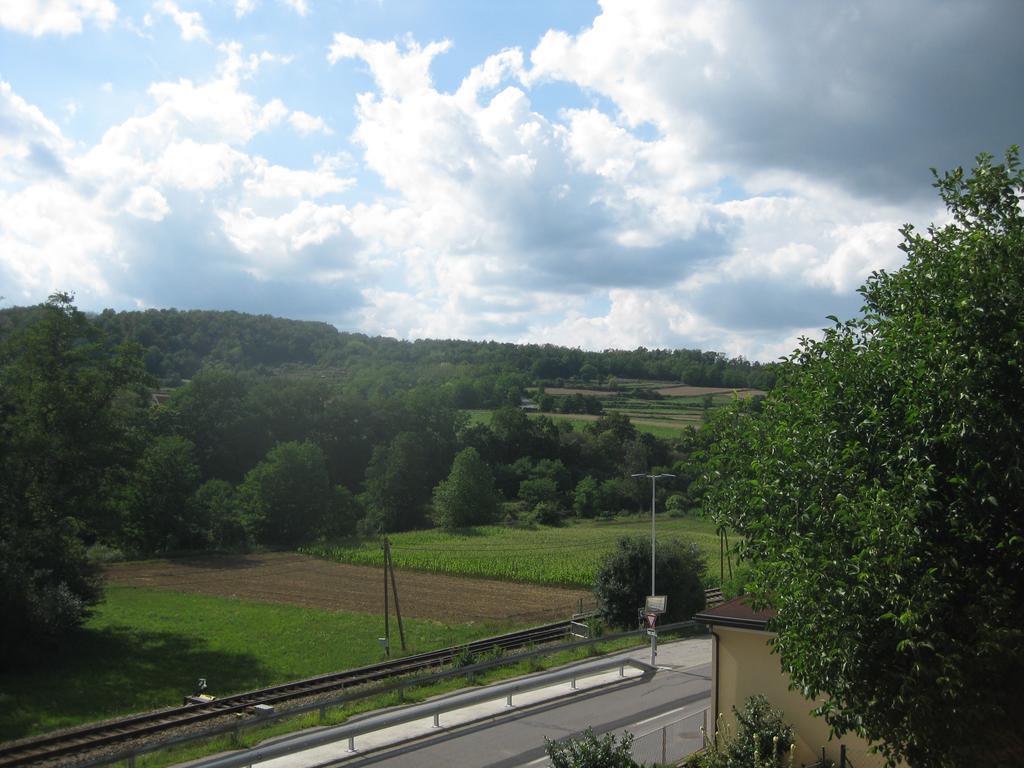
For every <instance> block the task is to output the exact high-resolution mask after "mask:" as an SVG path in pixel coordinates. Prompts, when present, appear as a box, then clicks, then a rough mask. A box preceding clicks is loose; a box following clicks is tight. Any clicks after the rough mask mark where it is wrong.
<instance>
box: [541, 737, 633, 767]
mask: <svg viewBox="0 0 1024 768" xmlns="http://www.w3.org/2000/svg"><path fill="white" fill-rule="evenodd" d="M544 748H545V749H546V750H547V753H548V757H549V758H550V759H551V766H552V768H640V764H639V763H637V762H636V761H635V760H634V759H633V756H632V752H631V751H632V749H633V735H632V734H629V733H627V734H626V735H625V736H623V737H622V738H621V739H620V738H619V737H617V736H616V735H615V734H614V733H606V734H605V735H604V736H602V737H601V738H598V737H597V736H596V735H595V734H594V731H593V729H591V728H587V730H586V731H584V732H583V735H582V736H580V737H579V738H576V739H568V740H566V741H552V740H551V739H549V738H547V737H546V736H545V737H544Z"/></svg>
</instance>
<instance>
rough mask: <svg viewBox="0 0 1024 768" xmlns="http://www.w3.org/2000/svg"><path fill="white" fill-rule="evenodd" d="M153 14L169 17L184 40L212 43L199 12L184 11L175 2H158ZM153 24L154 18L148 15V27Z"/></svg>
mask: <svg viewBox="0 0 1024 768" xmlns="http://www.w3.org/2000/svg"><path fill="white" fill-rule="evenodd" d="M153 12H154V13H158V14H161V15H163V16H167V17H168V18H170V19H171V21H173V22H174V23H175V24H177V25H178V29H179V31H180V32H181V39H182V40H185V41H189V42H190V41H192V40H205V41H206V42H209V41H210V35H209V33H208V32H207V31H206V27H204V26H203V17H202V14H200V13H199V11H183V10H181V8H179V7H178V4H177V3H175V2H173V0H158V2H156V3H153ZM153 23H154V21H153V18H152V16H150V15H149V14H146V17H145V24H146V26H152V25H153Z"/></svg>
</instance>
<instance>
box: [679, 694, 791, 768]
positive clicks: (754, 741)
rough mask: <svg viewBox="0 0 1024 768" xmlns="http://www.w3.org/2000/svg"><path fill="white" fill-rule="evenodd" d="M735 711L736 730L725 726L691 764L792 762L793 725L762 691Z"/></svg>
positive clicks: (728, 767)
mask: <svg viewBox="0 0 1024 768" xmlns="http://www.w3.org/2000/svg"><path fill="white" fill-rule="evenodd" d="M732 711H733V713H735V715H736V722H737V728H736V732H735V733H734V734H733V733H731V732H730V729H729V728H728V726H725V727H723V728H721V729H720V730H719V732H718V733H716V734H715V738H714V739H712V740H710V742H709V744H708V747H707V749H706V750H704V751H703V752H701V753H700V754H698V755H697V756H696V757H695V758H694V759H693V760H691V761H690V762H689V763H688V765H689V766H691V768H784V766H788V765H790V764H791V762H792V760H791V758H792V748H793V729H792V727H790V726H789V725H787V724H786V723H785V722H783V720H782V713H781V712H780V711H779V710H777V709H772V707H771V705H770V704H769V703H768V699H766V698H765V697H764V696H762V695H757V696H751V697H750V698H749V699H747V701H746V703H745V704H744V705H743V710H742V711H740V710H738V709H736V707H733V708H732Z"/></svg>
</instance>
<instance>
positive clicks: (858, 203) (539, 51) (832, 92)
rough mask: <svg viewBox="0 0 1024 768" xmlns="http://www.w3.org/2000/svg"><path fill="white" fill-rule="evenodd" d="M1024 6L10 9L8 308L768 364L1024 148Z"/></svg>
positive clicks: (0, 124) (91, 5)
mask: <svg viewBox="0 0 1024 768" xmlns="http://www.w3.org/2000/svg"><path fill="white" fill-rule="evenodd" d="M1022 28H1024V3H1021V2H1019V1H1018V0H992V1H991V2H989V1H986V0H963V1H962V2H939V1H937V0H927V1H925V0H900V1H899V2H891V1H890V0H881V1H879V2H842V3H823V2H819V1H818V0H806V1H800V2H798V1H794V2H760V0H759V1H757V2H754V0H750V1H749V2H730V1H729V0H707V1H706V2H705V1H703V0H693V1H690V0H674V1H669V2H656V1H655V0H650V1H646V0H645V2H636V1H635V0H622V1H620V0H606V1H605V2H602V3H600V4H596V3H593V2H581V1H579V0H560V1H559V2H547V1H545V0H536V1H527V0H503V1H502V2H498V1H497V0H495V2H490V1H489V0H488V1H487V2H481V1H480V0H464V1H457V0H141V1H140V2H135V1H134V0H0V295H2V296H3V297H4V298H3V300H2V301H0V306H11V305H13V304H29V303H36V302H38V301H41V300H43V299H45V297H46V296H47V295H48V294H49V293H51V292H52V291H54V290H69V291H73V292H74V293H75V294H76V295H77V300H78V304H79V306H80V307H82V308H85V309H92V310H98V309H101V308H104V307H114V308H117V309H132V308H148V307H178V308H211V309H238V310H242V311H248V312H257V313H269V314H274V315H281V316H285V317H293V318H303V319H318V320H326V321H329V322H331V323H334V324H335V325H337V326H338V327H339V328H342V329H345V330H360V331H364V332H367V333H371V334H386V335H392V336H400V337H404V338H419V337H445V338H449V337H458V338H474V339H499V340H508V341H535V342H552V343H557V344H565V345H569V346H579V347H583V348H588V349H603V348H608V347H625V348H632V347H636V346H639V345H643V346H647V347H676V346H685V347H699V348H703V349H713V350H718V351H722V352H726V353H728V354H730V355H741V354H742V355H745V356H747V357H750V358H754V359H772V358H774V357H777V356H778V355H780V354H783V353H785V352H787V351H789V350H790V349H792V347H793V346H794V343H795V340H796V339H797V338H798V337H799V336H800V335H802V334H806V333H813V332H814V331H815V329H818V328H820V327H821V326H822V325H824V324H825V322H826V321H825V316H826V315H828V314H836V315H839V316H841V317H842V316H850V315H853V314H854V313H855V312H856V310H857V308H858V306H859V303H858V301H857V295H856V293H855V289H856V287H857V286H858V285H860V283H861V282H862V281H863V279H864V278H865V277H866V276H867V275H868V274H869V273H870V272H871V271H872V270H874V269H881V268H884V269H893V268H896V267H898V266H899V265H900V263H901V253H900V251H899V250H898V249H897V248H896V245H897V243H898V242H899V239H900V238H899V234H898V232H897V228H898V227H899V226H900V225H901V224H903V223H904V222H913V223H915V224H916V225H918V226H919V227H924V226H926V225H927V224H928V223H929V222H931V221H941V220H942V217H943V211H942V209H941V206H940V205H939V202H938V199H937V197H936V196H935V191H934V190H933V189H932V187H931V175H930V172H929V168H930V167H938V168H940V169H948V168H951V167H953V166H956V165H969V164H970V163H971V162H972V159H973V157H974V156H975V155H976V154H977V153H978V152H980V151H982V150H985V151H989V152H992V153H993V154H996V155H1000V154H1002V152H1003V151H1004V150H1005V149H1006V147H1007V146H1009V145H1010V144H1011V143H1014V142H1016V143H1021V142H1024V130H1022V129H1024V99H1022V98H1021V85H1020V82H1021V74H1022V73H1024V46H1021V45H1020V38H1019V36H1020V30H1021V29H1022Z"/></svg>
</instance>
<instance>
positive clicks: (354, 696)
mask: <svg viewBox="0 0 1024 768" xmlns="http://www.w3.org/2000/svg"><path fill="white" fill-rule="evenodd" d="M686 631H698V632H702V631H706V628H705V626H704V625H703V624H700V623H698V622H695V621H680V622H676V623H674V624H665V625H664V626H662V627H659V628H658V632H665V633H675V632H686ZM645 635H646V630H642V629H635V630H630V631H627V632H615V633H611V634H607V635H602V636H601V637H594V638H589V639H583V640H574V641H571V642H568V643H560V644H559V645H555V646H545V647H541V648H536V649H534V650H531V651H524V652H521V653H515V654H510V655H507V656H502V657H501V658H498V659H492V660H488V661H482V662H478V663H476V664H467V665H465V666H462V667H458V668H456V669H446V670H441V671H438V672H433V673H431V674H429V675H421V676H418V677H414V678H407V679H401V680H399V681H397V682H394V683H387V684H384V685H374V686H372V687H370V688H366V689H363V690H356V691H352V692H350V693H346V694H343V695H341V696H337V697H332V698H331V699H328V700H326V701H325V700H321V701H317V702H313V703H310V704H303V705H299V706H296V707H289V708H288V709H286V710H281V711H279V712H274V713H271V714H264V715H260V716H258V717H255V718H253V719H246V720H240V721H237V722H234V723H231V724H229V725H222V726H217V727H213V728H207V729H204V730H203V731H200V732H193V733H189V734H185V735H184V736H177V737H172V738H170V739H165V740H163V741H160V742H158V743H152V744H148V745H145V746H141V747H136V748H133V749H129V750H125V751H122V752H120V753H117V754H113V755H105V756H103V757H100V758H97V759H94V760H89V761H85V762H81V763H76V768H97V767H98V766H104V765H111V764H114V763H122V762H126V763H128V765H129V766H131V765H134V764H135V759H136V758H137V757H141V756H142V755H144V754H148V753H151V752H159V751H162V750H165V749H171V748H174V747H178V746H181V745H183V744H187V743H191V742H195V741H202V740H206V739H210V738H214V737H216V736H223V735H226V734H231V735H232V736H233V737H236V738H237V737H238V735H239V734H240V732H241V731H242V729H245V728H256V727H260V726H265V725H268V724H269V723H272V722H276V721H278V720H285V719H290V718H294V717H297V716H300V715H303V714H306V713H309V712H319V714H320V719H321V721H322V720H323V719H324V717H325V715H326V712H327V710H328V709H331V708H332V707H338V706H341V705H344V704H347V703H349V702H352V701H357V700H359V699H365V698H369V697H371V696H381V695H384V694H387V693H392V692H395V691H397V692H398V694H399V696H401V695H402V693H403V691H405V690H406V689H409V688H416V687H419V686H424V685H430V684H431V683H435V682H438V681H441V680H446V679H448V678H451V677H466V678H468V679H469V680H470V681H472V680H473V678H474V676H475V675H476V673H478V672H486V671H487V670H490V669H494V668H495V667H502V666H507V665H510V664H516V663H518V662H521V661H527V660H529V659H532V658H536V657H538V656H548V655H551V654H553V653H558V652H560V651H568V650H573V649H576V648H583V647H586V646H593V645H597V644H599V643H605V642H610V641H614V640H621V639H624V638H630V637H637V638H639V637H644V636H645ZM588 663H589V662H587V661H577V662H573V663H572V664H571V665H570V666H568V667H566V669H571V667H572V666H580V665H585V664H588Z"/></svg>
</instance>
